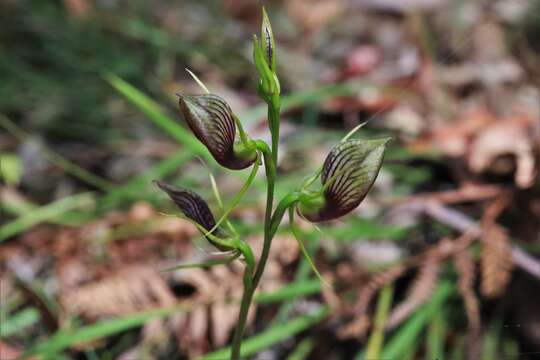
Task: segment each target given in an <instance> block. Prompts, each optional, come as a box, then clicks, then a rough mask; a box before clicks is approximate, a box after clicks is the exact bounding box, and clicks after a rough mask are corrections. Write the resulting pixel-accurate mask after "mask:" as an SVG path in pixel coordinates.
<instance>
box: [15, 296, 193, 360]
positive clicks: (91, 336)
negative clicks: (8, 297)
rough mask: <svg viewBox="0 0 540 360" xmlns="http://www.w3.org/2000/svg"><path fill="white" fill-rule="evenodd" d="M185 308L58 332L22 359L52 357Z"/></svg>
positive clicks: (157, 311) (169, 309) (170, 309)
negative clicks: (37, 356) (78, 345)
mask: <svg viewBox="0 0 540 360" xmlns="http://www.w3.org/2000/svg"><path fill="white" fill-rule="evenodd" d="M185 309H186V307H185V306H184V307H179V306H177V307H174V308H164V309H157V310H150V311H146V312H140V313H137V314H133V315H129V316H124V317H121V318H116V319H113V320H106V321H101V322H98V323H96V324H92V325H88V326H85V327H81V328H79V329H75V330H73V329H70V330H60V331H58V332H57V333H56V334H55V335H53V336H52V337H50V338H49V339H47V340H45V341H44V342H42V343H40V344H38V345H36V346H35V347H34V348H33V349H31V350H29V351H28V352H27V353H25V354H24V356H23V357H29V356H36V355H44V356H46V357H52V356H55V355H56V354H58V353H59V352H61V351H63V350H65V349H67V348H69V347H71V346H73V345H77V344H82V343H86V342H90V341H94V340H98V339H101V338H104V337H107V336H111V335H114V334H117V333H120V332H122V331H126V330H129V329H132V328H134V327H138V326H141V325H142V324H144V323H145V322H146V321H148V320H150V319H153V318H156V317H163V316H167V315H171V314H174V313H175V312H178V311H182V310H185Z"/></svg>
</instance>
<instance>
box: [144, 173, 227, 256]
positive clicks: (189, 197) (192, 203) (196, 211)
mask: <svg viewBox="0 0 540 360" xmlns="http://www.w3.org/2000/svg"><path fill="white" fill-rule="evenodd" d="M155 183H156V185H157V186H158V187H159V188H160V189H161V190H163V191H165V192H166V193H167V195H169V197H170V198H171V200H172V201H173V202H174V203H175V204H176V206H178V208H179V209H180V211H182V213H183V214H184V216H185V217H187V218H188V219H191V220H193V221H194V222H196V223H197V224H199V225H201V226H202V227H203V228H204V229H206V230H207V231H210V230H212V229H213V228H214V226H215V225H216V220H215V218H214V215H213V214H212V211H211V210H210V207H209V206H208V204H207V203H206V201H204V199H203V198H202V197H201V196H199V195H198V194H197V193H195V192H193V191H191V190H188V189H185V188H181V187H175V186H172V185H169V184H166V183H164V182H162V181H155ZM211 234H212V235H214V236H217V237H223V236H222V234H221V231H220V229H219V227H218V228H217V229H215V230H214V231H212V233H211ZM206 238H207V239H208V241H210V242H211V243H212V244H213V245H214V246H216V247H217V248H218V249H220V250H222V251H226V250H228V249H227V248H224V247H222V246H220V245H219V244H216V243H215V242H214V241H212V240H211V239H210V238H208V237H206Z"/></svg>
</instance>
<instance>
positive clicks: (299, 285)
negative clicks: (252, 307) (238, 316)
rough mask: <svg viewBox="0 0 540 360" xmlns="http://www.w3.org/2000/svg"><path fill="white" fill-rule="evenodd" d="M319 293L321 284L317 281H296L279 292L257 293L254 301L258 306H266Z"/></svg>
mask: <svg viewBox="0 0 540 360" xmlns="http://www.w3.org/2000/svg"><path fill="white" fill-rule="evenodd" d="M320 291H321V282H320V281H319V280H317V279H315V280H306V281H297V282H293V283H290V284H288V285H285V286H283V287H282V288H280V289H279V290H276V291H273V292H271V293H259V294H258V295H257V296H256V297H255V301H256V302H257V303H259V304H267V303H273V302H279V301H285V300H291V299H295V298H298V297H303V296H309V295H314V294H318V293H319V292H320Z"/></svg>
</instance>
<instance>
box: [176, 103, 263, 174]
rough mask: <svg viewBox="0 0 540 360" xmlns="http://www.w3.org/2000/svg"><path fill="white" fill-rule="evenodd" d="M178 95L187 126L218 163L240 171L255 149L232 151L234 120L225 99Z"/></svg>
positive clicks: (253, 157)
mask: <svg viewBox="0 0 540 360" xmlns="http://www.w3.org/2000/svg"><path fill="white" fill-rule="evenodd" d="M177 95H178V94H177ZM178 96H179V106H180V111H181V112H182V114H183V116H184V118H185V120H186V122H187V123H188V125H189V127H190V128H191V130H192V131H193V133H194V134H195V136H196V137H197V139H199V141H200V142H202V143H203V144H204V145H205V146H206V147H207V148H208V150H209V151H210V153H211V154H212V156H213V157H214V159H216V161H217V162H218V163H219V164H220V165H222V166H224V167H226V168H228V169H232V170H240V169H245V168H247V167H248V166H250V165H252V164H253V163H254V162H255V158H256V153H255V151H253V153H245V152H242V153H239V152H238V151H236V150H237V149H236V148H238V146H236V147H235V143H238V141H236V122H235V119H234V114H233V112H232V110H231V108H230V107H229V105H228V104H227V103H226V102H225V100H223V99H222V98H221V97H219V96H217V95H214V94H203V95H193V96H189V95H178Z"/></svg>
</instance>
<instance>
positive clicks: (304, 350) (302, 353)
mask: <svg viewBox="0 0 540 360" xmlns="http://www.w3.org/2000/svg"><path fill="white" fill-rule="evenodd" d="M314 347H315V340H313V339H312V338H306V339H304V340H302V341H301V342H300V344H298V346H296V348H295V349H294V351H293V352H292V353H291V354H290V355H289V356H288V357H287V360H304V359H307V358H308V356H309V353H311V351H312V350H313V348H314Z"/></svg>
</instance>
